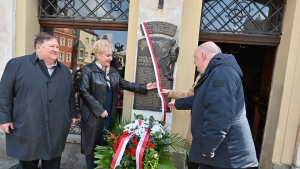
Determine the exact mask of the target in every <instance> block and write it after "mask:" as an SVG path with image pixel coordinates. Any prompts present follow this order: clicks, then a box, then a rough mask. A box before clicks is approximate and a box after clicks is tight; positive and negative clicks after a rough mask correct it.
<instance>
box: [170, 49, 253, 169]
mask: <svg viewBox="0 0 300 169" xmlns="http://www.w3.org/2000/svg"><path fill="white" fill-rule="evenodd" d="M242 76H243V74H242V70H241V69H240V67H239V66H238V64H237V62H236V60H235V58H234V56H232V55H226V54H222V53H219V54H217V55H216V56H214V57H213V59H212V60H211V61H210V63H209V64H208V66H207V68H206V70H205V72H204V73H203V74H202V75H201V78H200V80H199V81H198V83H197V85H196V86H195V95H194V96H191V97H188V98H184V99H178V100H176V101H175V107H176V108H177V109H192V122H191V130H192V135H193V141H192V145H191V150H190V156H189V160H190V161H192V162H196V163H203V164H207V165H211V166H215V167H220V168H248V167H256V166H257V165H258V162H257V158H256V153H255V147H254V143H253V139H252V135H251V131H250V127H249V124H248V121H247V118H246V111H245V102H244V91H243V85H242V82H241V77H242ZM202 154H204V155H206V156H203V155H202ZM211 155H214V157H213V158H209V156H211Z"/></svg>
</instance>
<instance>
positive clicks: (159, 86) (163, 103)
mask: <svg viewBox="0 0 300 169" xmlns="http://www.w3.org/2000/svg"><path fill="white" fill-rule="evenodd" d="M142 28H143V30H144V33H145V37H146V41H147V44H148V46H149V51H150V54H151V58H152V63H153V67H154V72H155V78H156V85H157V92H158V95H159V97H160V100H161V110H162V119H163V121H164V123H166V112H167V104H166V101H165V96H164V95H163V94H162V83H161V79H160V72H159V68H158V63H157V61H156V56H155V53H154V49H153V45H152V41H151V39H150V35H149V31H148V28H147V24H146V22H143V24H142Z"/></svg>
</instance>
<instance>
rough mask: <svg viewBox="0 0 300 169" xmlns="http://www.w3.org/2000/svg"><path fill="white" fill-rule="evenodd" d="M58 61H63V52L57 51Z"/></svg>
mask: <svg viewBox="0 0 300 169" xmlns="http://www.w3.org/2000/svg"><path fill="white" fill-rule="evenodd" d="M58 60H59V61H62V62H63V61H64V52H59V57H58Z"/></svg>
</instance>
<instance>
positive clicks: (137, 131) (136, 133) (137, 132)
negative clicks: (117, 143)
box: [134, 128, 145, 136]
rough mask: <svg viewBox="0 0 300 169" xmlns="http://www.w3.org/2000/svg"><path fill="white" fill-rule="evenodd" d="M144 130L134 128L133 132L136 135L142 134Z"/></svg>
mask: <svg viewBox="0 0 300 169" xmlns="http://www.w3.org/2000/svg"><path fill="white" fill-rule="evenodd" d="M144 131H145V129H143V128H139V129H136V130H134V134H135V135H137V136H141V134H142V133H143V132H144Z"/></svg>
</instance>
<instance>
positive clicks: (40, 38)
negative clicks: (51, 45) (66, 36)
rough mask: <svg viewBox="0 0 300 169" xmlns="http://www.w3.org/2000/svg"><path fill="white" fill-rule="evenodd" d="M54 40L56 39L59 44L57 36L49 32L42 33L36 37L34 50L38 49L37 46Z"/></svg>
mask: <svg viewBox="0 0 300 169" xmlns="http://www.w3.org/2000/svg"><path fill="white" fill-rule="evenodd" d="M52 39H56V40H57V42H58V38H57V36H55V35H54V34H52V33H48V32H41V33H39V34H37V35H35V39H34V49H35V48H36V45H37V44H39V45H42V44H43V43H44V42H45V41H48V40H52Z"/></svg>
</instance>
